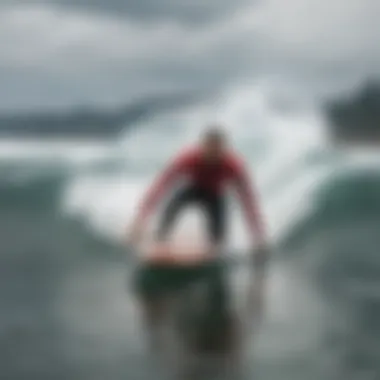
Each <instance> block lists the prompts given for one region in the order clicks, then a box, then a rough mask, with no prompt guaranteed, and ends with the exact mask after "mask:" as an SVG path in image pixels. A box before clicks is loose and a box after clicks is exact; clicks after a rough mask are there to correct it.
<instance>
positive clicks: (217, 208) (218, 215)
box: [203, 195, 227, 254]
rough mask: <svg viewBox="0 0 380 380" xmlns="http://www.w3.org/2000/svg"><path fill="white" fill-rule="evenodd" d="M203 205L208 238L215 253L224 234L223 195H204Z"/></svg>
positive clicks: (224, 204) (224, 213)
mask: <svg viewBox="0 0 380 380" xmlns="http://www.w3.org/2000/svg"><path fill="white" fill-rule="evenodd" d="M203 206H204V208H205V211H206V216H207V228H208V235H209V239H210V241H211V243H212V245H213V249H214V251H215V253H216V254H218V251H219V250H220V248H221V247H222V245H223V242H224V240H225V236H226V224H227V223H226V202H225V199H224V197H223V196H218V195H216V196H210V195H208V196H205V197H204V199H203Z"/></svg>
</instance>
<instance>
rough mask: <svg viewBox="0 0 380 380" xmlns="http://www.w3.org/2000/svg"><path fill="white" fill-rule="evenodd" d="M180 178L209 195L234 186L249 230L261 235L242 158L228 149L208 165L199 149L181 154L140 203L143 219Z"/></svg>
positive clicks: (257, 213)
mask: <svg viewBox="0 0 380 380" xmlns="http://www.w3.org/2000/svg"><path fill="white" fill-rule="evenodd" d="M179 179H187V180H189V182H190V184H191V185H193V186H195V187H197V188H200V189H203V190H205V191H207V192H210V193H211V194H215V195H219V194H221V193H222V192H223V191H224V190H225V187H226V185H229V184H232V185H234V186H235V188H236V190H237V192H238V194H239V197H240V200H241V202H242V206H243V210H244V212H245V215H246V217H247V222H248V224H249V229H250V231H251V232H252V233H253V234H254V233H256V234H258V237H259V238H263V237H264V228H263V224H262V219H261V214H260V210H259V207H258V200H257V197H256V195H255V193H254V191H253V187H252V186H251V183H250V178H249V176H248V173H247V170H246V168H245V165H244V163H243V161H242V160H241V159H240V157H238V156H237V155H236V154H234V153H232V152H228V153H226V154H225V156H224V157H223V158H222V160H221V162H219V163H217V164H210V163H208V162H206V161H205V160H204V158H203V155H202V152H201V150H200V149H198V148H192V149H187V150H185V151H184V152H182V153H180V154H179V155H178V156H177V157H175V158H174V160H173V161H172V162H171V163H170V164H169V165H168V166H167V167H166V168H165V169H164V171H163V173H161V174H160V175H159V176H158V178H157V179H156V181H155V182H154V183H153V185H152V186H151V188H150V189H149V191H148V193H147V195H146V196H145V198H144V199H143V202H142V205H141V209H140V210H141V214H140V216H141V217H142V218H146V217H147V216H148V215H149V214H150V213H151V212H152V211H153V209H154V207H155V206H156V205H157V203H159V201H160V199H161V198H162V197H163V196H164V194H165V192H166V191H167V190H168V189H169V188H170V187H171V186H172V185H173V184H174V183H175V182H176V181H177V180H179Z"/></svg>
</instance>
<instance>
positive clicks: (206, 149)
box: [201, 125, 227, 160]
mask: <svg viewBox="0 0 380 380" xmlns="http://www.w3.org/2000/svg"><path fill="white" fill-rule="evenodd" d="M226 145H227V138H226V134H225V132H224V131H223V129H222V128H221V127H219V126H217V125H213V126H211V127H209V128H208V129H206V131H205V132H204V134H203V136H202V141H201V147H202V150H203V154H204V155H205V157H206V158H207V159H210V160H218V159H220V158H222V157H223V155H224V152H225V149H226Z"/></svg>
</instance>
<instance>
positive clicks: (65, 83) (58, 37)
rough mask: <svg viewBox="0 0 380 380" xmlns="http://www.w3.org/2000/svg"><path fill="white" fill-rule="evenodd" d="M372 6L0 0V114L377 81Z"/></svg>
mask: <svg viewBox="0 0 380 380" xmlns="http://www.w3.org/2000/svg"><path fill="white" fill-rule="evenodd" d="M379 17H380V1H379V0H235V1H229V0H207V1H206V0H40V1H34V0H29V1H15V0H8V1H7V0H0V108H1V109H11V108H13V109H14V108H33V107H37V108H44V107H55V108H60V107H66V106H70V105H75V104H98V103H105V104H113V103H120V102H127V101H130V100H131V99H133V98H136V97H141V96H145V95H147V94H152V93H153V94H156V93H161V92H167V91H176V92H186V91H194V90H195V91H200V92H202V91H214V90H218V89H220V88H223V87H224V86H228V85H229V84H234V83H241V82H246V81H253V80H255V79H256V78H264V77H267V76H270V77H279V78H283V79H284V78H285V79H287V80H289V81H291V82H292V83H294V84H295V85H297V84H299V85H301V84H302V85H303V86H305V84H306V85H307V86H309V87H310V89H311V90H312V89H313V88H314V87H315V85H316V84H319V85H320V86H328V85H330V86H331V85H334V84H335V83H336V85H337V86H338V84H339V85H340V84H341V83H350V82H355V81H358V80H362V79H363V80H364V79H365V78H366V77H373V76H378V75H379V74H380V23H379V22H378V20H379Z"/></svg>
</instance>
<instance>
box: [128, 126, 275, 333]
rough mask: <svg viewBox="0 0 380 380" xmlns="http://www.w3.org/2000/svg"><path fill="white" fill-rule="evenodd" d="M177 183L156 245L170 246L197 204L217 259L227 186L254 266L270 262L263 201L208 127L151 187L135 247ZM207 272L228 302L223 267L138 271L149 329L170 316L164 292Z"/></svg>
mask: <svg viewBox="0 0 380 380" xmlns="http://www.w3.org/2000/svg"><path fill="white" fill-rule="evenodd" d="M178 184H180V186H179V188H178V189H176V190H175V191H174V194H172V195H171V197H170V198H169V200H168V203H167V204H166V207H165V208H164V210H163V212H162V216H161V220H160V221H159V225H158V229H157V231H156V236H155V241H156V242H157V244H161V245H159V246H160V247H165V244H166V242H167V239H168V235H169V233H170V232H171V229H172V228H173V226H174V224H175V222H176V220H177V217H178V216H179V214H180V212H181V211H182V210H183V209H184V207H185V206H187V205H189V204H195V205H197V206H199V207H200V208H201V209H202V211H203V213H204V215H205V217H206V218H207V232H208V237H209V240H210V242H211V244H210V251H209V253H210V255H213V256H214V257H217V255H218V252H219V251H220V250H221V248H222V246H223V243H224V241H225V237H226V226H227V223H226V222H227V219H228V215H227V212H226V192H225V190H226V188H227V186H228V185H232V186H233V187H234V188H235V189H236V191H237V193H238V195H239V198H240V201H241V204H242V208H243V210H244V213H245V216H246V220H247V225H248V230H249V234H250V236H251V237H252V244H253V249H252V252H253V255H252V258H253V262H254V264H255V266H256V267H257V265H262V264H264V263H265V261H266V258H267V252H268V250H267V237H266V233H265V229H264V223H263V219H262V215H261V211H260V205H259V200H258V197H257V195H256V192H255V190H254V186H253V185H252V181H251V178H250V177H249V175H248V171H247V168H246V165H245V164H244V160H243V159H242V158H241V157H240V156H239V154H238V153H237V152H235V151H234V150H233V149H232V148H231V147H230V146H229V143H228V139H227V136H226V135H225V133H224V132H223V130H222V129H220V128H219V127H218V126H216V127H214V126H213V127H210V128H209V129H207V130H206V132H205V133H204V134H203V135H202V137H201V140H200V142H199V144H197V145H196V146H192V147H190V148H186V149H184V150H183V151H182V152H180V153H179V154H178V155H177V156H176V157H174V159H173V160H172V161H171V162H170V163H169V164H168V165H167V167H166V168H165V169H164V170H163V172H162V173H161V174H160V175H159V176H158V178H157V179H156V180H155V181H154V183H153V184H152V186H151V187H150V188H149V189H148V191H147V193H146V194H145V196H144V197H143V199H142V202H141V204H140V207H139V211H138V213H137V216H136V218H135V219H134V222H133V224H132V229H131V231H130V235H129V243H130V244H132V246H135V247H136V246H137V245H138V244H139V243H140V242H141V240H142V235H143V232H144V230H145V228H146V225H147V222H148V220H149V217H150V216H151V214H152V213H153V211H154V209H155V208H156V206H157V205H158V204H160V203H161V201H162V199H163V198H164V196H165V195H166V194H167V192H169V191H170V190H172V189H173V188H174V186H175V185H178ZM164 249H165V248H164ZM208 268H210V265H209V266H208ZM216 268H219V269H216ZM205 273H208V274H206V275H210V277H212V278H213V280H212V281H213V284H214V285H215V286H214V291H213V296H214V298H215V299H214V301H215V300H216V301H215V302H216V304H223V303H225V302H226V289H225V288H226V285H225V280H224V276H223V270H222V267H221V266H218V265H216V266H213V269H212V270H209V271H208V272H207V270H205V269H204V267H202V266H201V265H198V266H196V265H195V266H193V267H192V268H189V267H187V268H182V269H181V268H179V267H178V266H176V265H175V264H173V265H161V266H157V265H153V264H149V263H148V264H146V265H142V267H141V268H140V270H139V271H138V273H137V286H138V288H137V290H138V292H139V294H140V295H141V299H142V300H143V309H144V317H145V322H146V323H147V327H148V328H149V327H150V328H151V329H154V326H155V325H156V324H157V323H158V322H159V320H160V318H161V316H162V313H164V312H165V303H164V302H162V301H163V297H162V295H163V294H167V292H170V291H175V290H177V289H180V288H181V287H183V286H185V285H187V284H188V283H191V282H194V281H196V280H197V279H199V278H200V277H201V276H202V275H205ZM219 301H220V302H219Z"/></svg>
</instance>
